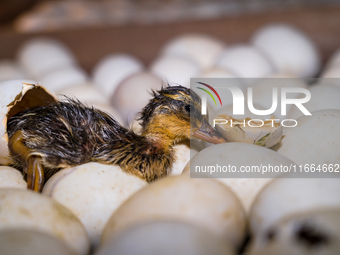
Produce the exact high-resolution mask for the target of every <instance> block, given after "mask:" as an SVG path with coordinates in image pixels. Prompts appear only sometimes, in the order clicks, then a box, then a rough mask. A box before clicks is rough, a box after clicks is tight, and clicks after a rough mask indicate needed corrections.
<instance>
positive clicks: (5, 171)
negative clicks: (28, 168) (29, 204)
mask: <svg viewBox="0 0 340 255" xmlns="http://www.w3.org/2000/svg"><path fill="white" fill-rule="evenodd" d="M0 188H21V189H26V188H27V183H26V181H25V180H24V178H23V175H22V173H21V172H20V171H19V170H17V169H15V168H13V167H9V166H0Z"/></svg>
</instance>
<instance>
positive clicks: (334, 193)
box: [250, 173, 340, 235]
mask: <svg viewBox="0 0 340 255" xmlns="http://www.w3.org/2000/svg"><path fill="white" fill-rule="evenodd" d="M294 176H296V175H295V174H294V173H289V174H286V175H285V176H284V177H285V178H277V179H274V180H273V181H271V182H270V183H268V184H267V185H266V186H265V187H264V188H263V189H262V190H261V192H260V193H259V194H258V195H257V197H256V199H255V200H254V203H253V205H252V207H251V210H250V227H251V231H252V233H253V234H255V235H258V234H261V233H264V231H267V230H268V229H269V228H270V227H271V226H273V225H274V224H277V223H278V222H280V221H281V220H282V219H284V218H286V217H289V216H292V215H294V214H298V213H310V212H314V211H319V210H326V209H327V210H328V209H340V178H338V174H336V173H327V174H326V173H325V176H326V177H327V178H294ZM289 177H291V178H289Z"/></svg>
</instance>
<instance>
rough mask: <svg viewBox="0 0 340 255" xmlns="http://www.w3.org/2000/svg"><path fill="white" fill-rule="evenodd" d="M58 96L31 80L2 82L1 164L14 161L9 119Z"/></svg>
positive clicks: (45, 103) (0, 109)
mask: <svg viewBox="0 0 340 255" xmlns="http://www.w3.org/2000/svg"><path fill="white" fill-rule="evenodd" d="M55 101H56V98H55V97H54V95H53V94H52V93H51V92H49V91H47V90H46V89H45V88H44V87H42V86H40V85H39V84H38V83H36V82H35V81H31V80H11V81H5V82H1V83H0V106H1V108H0V120H1V123H2V125H0V164H1V165H9V164H12V163H13V161H12V159H11V158H10V154H9V151H8V137H7V133H6V129H7V119H8V118H10V117H12V116H14V115H15V114H17V113H18V112H20V111H22V110H25V109H27V108H33V107H37V106H45V105H48V104H51V103H54V102H55Z"/></svg>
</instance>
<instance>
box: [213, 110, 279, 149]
mask: <svg viewBox="0 0 340 255" xmlns="http://www.w3.org/2000/svg"><path fill="white" fill-rule="evenodd" d="M217 118H218V119H220V120H223V122H221V123H223V124H216V129H217V131H218V132H219V133H220V134H221V135H222V136H223V137H224V138H226V139H227V141H229V142H241V143H249V144H255V145H259V146H263V147H267V148H269V147H272V146H274V145H275V144H277V143H278V142H279V141H280V140H281V138H282V136H283V127H282V126H281V124H280V123H278V122H275V121H274V120H261V119H255V120H252V119H250V118H245V119H234V118H232V117H231V116H229V115H227V114H221V115H218V116H217ZM225 121H228V123H225ZM224 123H225V124H224Z"/></svg>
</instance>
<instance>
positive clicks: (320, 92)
mask: <svg viewBox="0 0 340 255" xmlns="http://www.w3.org/2000/svg"><path fill="white" fill-rule="evenodd" d="M308 90H309V92H310V93H311V99H310V100H309V101H308V102H307V103H304V104H303V106H304V107H305V108H306V109H307V110H308V111H309V112H310V113H311V114H313V112H315V111H319V110H326V109H338V110H340V100H339V97H340V86H334V85H329V84H326V85H323V84H322V83H320V84H317V85H314V86H312V87H310V88H308ZM303 116H305V115H304V113H303V112H302V111H301V110H300V109H299V108H297V107H296V106H295V105H294V106H293V107H292V109H291V111H290V112H289V115H288V118H290V119H298V118H300V117H303Z"/></svg>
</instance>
